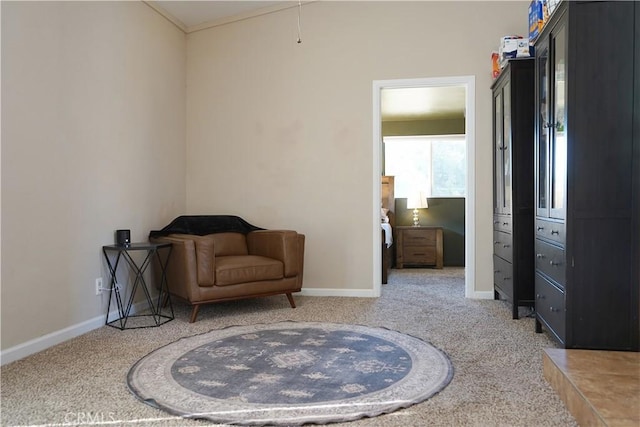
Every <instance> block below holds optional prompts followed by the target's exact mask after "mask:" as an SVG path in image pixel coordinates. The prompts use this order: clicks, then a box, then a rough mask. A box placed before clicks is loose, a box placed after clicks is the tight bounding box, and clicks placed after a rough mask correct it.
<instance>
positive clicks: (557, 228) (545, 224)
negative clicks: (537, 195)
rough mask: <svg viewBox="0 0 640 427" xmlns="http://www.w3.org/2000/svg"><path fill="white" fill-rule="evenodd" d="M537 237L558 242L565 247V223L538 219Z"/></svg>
mask: <svg viewBox="0 0 640 427" xmlns="http://www.w3.org/2000/svg"><path fill="white" fill-rule="evenodd" d="M536 236H537V237H541V238H543V239H548V240H552V241H554V242H558V243H560V244H561V245H563V246H564V244H565V242H566V240H567V239H566V234H565V229H564V223H563V222H555V221H547V220H544V219H539V218H536Z"/></svg>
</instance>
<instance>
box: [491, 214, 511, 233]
mask: <svg viewBox="0 0 640 427" xmlns="http://www.w3.org/2000/svg"><path fill="white" fill-rule="evenodd" d="M512 223H513V220H512V218H511V216H510V215H493V229H494V230H500V231H506V232H507V233H511V230H512V228H513V227H512V225H513V224H512Z"/></svg>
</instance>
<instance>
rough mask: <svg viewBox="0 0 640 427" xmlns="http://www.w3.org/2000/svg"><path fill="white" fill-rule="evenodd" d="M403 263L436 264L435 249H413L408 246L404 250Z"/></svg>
mask: <svg viewBox="0 0 640 427" xmlns="http://www.w3.org/2000/svg"><path fill="white" fill-rule="evenodd" d="M404 263H405V264H430V265H435V263H436V248H435V247H422V248H420V247H414V246H409V247H405V248H404Z"/></svg>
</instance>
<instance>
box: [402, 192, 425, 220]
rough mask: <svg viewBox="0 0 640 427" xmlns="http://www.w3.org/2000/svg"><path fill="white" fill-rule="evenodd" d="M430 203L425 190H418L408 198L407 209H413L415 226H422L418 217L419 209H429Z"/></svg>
mask: <svg viewBox="0 0 640 427" xmlns="http://www.w3.org/2000/svg"><path fill="white" fill-rule="evenodd" d="M428 207H429V204H428V203H427V196H426V194H425V193H424V192H423V191H417V192H416V193H415V194H413V195H412V196H411V197H409V198H408V199H407V209H413V226H414V227H420V220H419V218H418V209H427V208H428Z"/></svg>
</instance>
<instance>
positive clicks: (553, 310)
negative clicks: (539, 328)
mask: <svg viewBox="0 0 640 427" xmlns="http://www.w3.org/2000/svg"><path fill="white" fill-rule="evenodd" d="M536 316H538V319H539V320H541V321H542V322H543V323H544V324H546V325H547V327H548V328H550V329H551V330H552V331H553V332H554V333H555V334H556V335H557V336H558V338H560V340H561V341H562V342H564V341H565V325H566V316H565V305H564V292H563V291H562V290H560V289H558V288H557V287H555V286H554V285H553V284H551V282H549V281H548V280H547V279H545V278H544V277H542V276H540V275H539V274H536Z"/></svg>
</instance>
